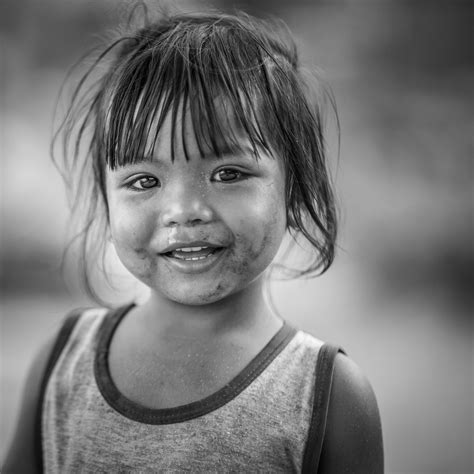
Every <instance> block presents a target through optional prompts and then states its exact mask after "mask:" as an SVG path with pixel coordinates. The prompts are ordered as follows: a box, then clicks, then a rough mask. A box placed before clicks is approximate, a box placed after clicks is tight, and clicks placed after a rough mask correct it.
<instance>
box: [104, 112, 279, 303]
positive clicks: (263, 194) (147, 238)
mask: <svg viewBox="0 0 474 474" xmlns="http://www.w3.org/2000/svg"><path fill="white" fill-rule="evenodd" d="M178 123H180V121H179V120H178ZM186 130H187V131H186V145H187V148H188V153H189V155H190V156H191V159H190V160H189V161H186V159H185V157H184V151H183V148H182V144H181V143H180V140H177V143H176V145H177V149H176V153H177V158H176V160H175V162H174V163H171V160H170V158H169V157H170V156H171V119H170V118H169V117H168V119H167V120H166V121H165V123H164V126H163V128H162V130H161V131H160V135H159V137H158V141H157V144H156V146H155V149H154V153H153V161H151V162H150V161H143V162H141V163H139V164H134V165H126V166H124V167H120V168H118V169H117V170H115V171H111V170H110V169H109V170H107V175H106V183H107V199H108V204H109V212H110V214H109V215H110V230H111V235H112V241H113V243H114V245H115V248H116V250H117V254H118V256H119V258H120V259H121V261H122V262H123V264H124V265H125V267H126V268H127V269H128V270H129V271H130V272H131V273H132V274H133V275H134V276H135V277H137V278H138V279H139V280H141V281H142V282H143V283H145V284H146V285H147V286H148V287H149V288H150V289H151V290H152V293H153V296H152V298H153V299H154V300H156V302H157V303H158V301H159V300H162V299H163V298H165V299H168V300H171V301H174V302H176V303H180V304H182V305H193V306H194V305H206V304H212V303H215V302H217V301H219V300H222V299H223V298H226V297H228V296H229V295H232V294H235V293H238V292H240V291H242V290H244V289H245V288H247V287H248V286H249V285H252V284H255V283H256V281H257V280H258V279H259V277H260V276H261V274H262V272H263V271H264V270H265V269H266V268H267V267H268V265H269V264H270V263H271V261H272V260H273V258H274V256H275V254H276V252H277V251H278V248H279V246H280V243H281V241H282V238H283V235H284V233H285V229H286V211H285V192H284V185H285V176H284V170H283V166H282V164H281V162H280V161H279V160H278V159H275V158H273V157H270V156H269V155H267V154H265V153H264V152H261V154H260V156H259V157H258V159H256V158H255V157H254V156H253V155H252V153H251V151H250V148H249V149H248V151H243V152H239V153H232V154H229V155H227V156H224V157H222V158H216V157H213V156H212V155H210V156H208V157H206V158H204V159H202V158H201V157H200V155H199V150H198V147H197V144H196V140H195V137H194V134H193V132H192V129H191V127H190V126H188V127H187V128H186ZM176 134H177V136H180V134H181V130H179V127H178V130H177V131H176ZM219 173H221V174H219ZM222 175H224V177H225V178H227V179H228V178H229V177H235V178H236V179H233V180H232V181H226V182H224V181H219V179H220V177H221V176H222ZM137 178H141V179H142V181H141V183H143V184H145V186H153V184H155V183H156V186H153V187H149V188H147V189H143V186H142V185H140V182H138V184H136V185H135V187H134V188H130V187H129V186H127V184H130V183H132V182H133V181H134V180H137ZM141 186H142V187H141ZM183 241H184V242H189V241H205V242H210V243H213V244H215V245H219V246H223V247H225V252H224V255H222V256H221V258H220V259H219V262H218V263H217V264H216V265H213V266H212V267H211V268H209V269H208V270H206V271H203V272H198V273H185V272H182V271H179V270H177V269H176V267H175V266H174V265H172V264H170V261H169V260H168V259H167V258H164V257H163V255H161V252H163V251H164V250H165V249H166V248H167V247H168V246H169V245H170V244H173V243H175V242H183Z"/></svg>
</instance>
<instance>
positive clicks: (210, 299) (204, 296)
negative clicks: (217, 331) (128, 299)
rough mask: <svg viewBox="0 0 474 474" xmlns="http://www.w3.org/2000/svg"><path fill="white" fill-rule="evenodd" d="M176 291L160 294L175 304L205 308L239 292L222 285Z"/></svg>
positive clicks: (165, 291) (166, 291) (163, 291)
mask: <svg viewBox="0 0 474 474" xmlns="http://www.w3.org/2000/svg"><path fill="white" fill-rule="evenodd" d="M175 290H176V288H173V289H166V290H162V291H160V293H161V294H162V295H163V296H164V297H165V298H167V299H169V300H171V301H174V302H175V303H179V304H183V305H188V306H203V305H207V304H212V303H217V302H218V301H221V300H223V299H225V298H226V297H227V296H230V295H231V294H233V293H235V292H236V291H238V290H237V289H236V290H235V291H232V289H230V288H225V287H224V286H223V285H222V284H221V283H219V284H218V285H217V286H216V287H214V288H197V285H195V286H193V288H183V289H182V290H181V291H175Z"/></svg>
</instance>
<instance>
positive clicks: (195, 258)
mask: <svg viewBox="0 0 474 474" xmlns="http://www.w3.org/2000/svg"><path fill="white" fill-rule="evenodd" d="M208 256H209V255H202V256H200V257H181V256H179V255H176V256H175V257H176V258H178V259H179V260H204V259H205V258H207V257H208Z"/></svg>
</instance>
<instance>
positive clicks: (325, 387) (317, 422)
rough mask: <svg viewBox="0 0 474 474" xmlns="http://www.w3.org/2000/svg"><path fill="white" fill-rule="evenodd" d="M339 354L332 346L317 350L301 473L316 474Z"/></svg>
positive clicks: (325, 345)
mask: <svg viewBox="0 0 474 474" xmlns="http://www.w3.org/2000/svg"><path fill="white" fill-rule="evenodd" d="M339 352H341V353H343V354H345V352H344V350H343V349H342V348H340V347H338V346H334V345H332V344H323V345H322V346H321V348H320V349H319V353H318V360H317V362H316V370H315V384H314V398H313V411H312V414H311V422H310V427H309V431H308V437H307V440H306V448H305V452H304V456H303V468H302V472H303V473H316V472H318V466H319V459H320V457H321V451H322V447H323V441H324V436H325V431H326V419H327V414H328V407H329V399H330V395H331V386H332V376H333V372H334V362H335V359H336V355H337V354H338V353H339Z"/></svg>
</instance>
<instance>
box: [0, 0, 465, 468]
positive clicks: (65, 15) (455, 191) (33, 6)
mask: <svg viewBox="0 0 474 474" xmlns="http://www.w3.org/2000/svg"><path fill="white" fill-rule="evenodd" d="M149 3H151V2H149ZM162 3H166V2H162ZM175 3H176V4H178V5H179V6H181V7H182V8H183V9H190V10H202V9H203V8H205V6H206V5H207V6H209V5H210V6H215V7H219V8H223V9H228V8H232V7H234V6H236V7H239V8H243V9H246V10H247V11H249V12H250V13H255V14H257V15H267V14H272V15H276V16H279V17H281V18H283V19H284V20H285V21H286V22H287V23H288V25H289V26H290V28H291V29H292V31H293V32H294V34H295V36H296V38H297V40H298V43H299V44H300V47H301V56H302V59H303V62H304V63H306V64H308V65H315V66H317V67H318V68H319V69H321V70H322V71H323V72H324V75H325V77H326V78H327V80H328V81H329V83H330V84H331V85H332V88H333V90H334V93H335V96H336V100H337V103H338V110H339V115H340V120H341V128H342V142H341V151H340V158H339V162H338V163H337V156H333V165H332V168H333V169H334V174H335V177H336V188H337V194H338V198H339V202H340V207H341V218H342V220H341V239H340V248H339V252H338V255H337V258H336V261H335V263H334V265H333V266H332V267H331V269H330V270H329V271H328V272H327V273H326V274H324V275H323V276H322V277H320V278H316V279H314V280H309V281H293V282H275V283H273V284H272V289H271V290H272V294H273V299H274V302H275V305H276V307H277V309H278V311H279V312H280V313H281V314H282V315H283V316H284V317H285V318H286V319H287V320H289V321H290V322H292V323H293V324H295V325H298V326H299V327H301V328H303V329H305V330H307V331H309V332H311V333H312V334H314V335H315V336H317V337H318V338H320V339H323V340H326V341H331V342H334V343H338V344H340V345H342V346H343V347H344V348H345V349H346V351H347V352H348V354H349V355H350V356H351V357H352V358H353V359H354V360H355V361H356V362H357V363H358V365H360V366H361V367H362V368H363V370H364V371H365V372H366V374H367V375H368V377H369V379H370V380H371V382H372V385H373V387H374V390H375V393H376V395H377V399H378V402H379V408H380V412H381V416H382V425H383V433H384V443H385V458H386V470H387V472H388V473H468V472H473V458H472V450H473V437H472V431H473V353H472V341H473V339H472V337H473V314H472V310H473V304H472V275H473V273H472V269H473V260H474V258H473V244H472V207H471V205H472V197H473V193H472V191H473V188H472V177H473V169H472V161H471V156H470V155H472V143H471V142H470V135H471V134H472V131H473V128H472V125H473V108H472V106H473V102H472V99H473V97H472V90H473V89H472V84H473V83H474V82H473V79H474V78H473V57H472V52H473V41H472V40H473V38H472V19H473V7H472V6H471V3H470V2H468V1H465V2H462V1H455V0H452V1H414V0H413V1H409V0H405V1H395V0H393V1H390V0H381V1H375V0H373V1H370V0H347V1H344V0H337V1H321V0H320V1H318V0H299V1H298V0H292V1H291V2H290V1H283V0H271V1H270V0H248V1H247V2H246V1H241V2H233V1H230V0H229V1H225V0H221V1H218V0H216V1H213V2H206V3H204V2H199V1H195V2H183V1H182V2H175ZM130 4H131V2H127V1H120V2H117V1H113V0H74V1H72V0H42V1H39V0H3V1H2V3H1V7H0V8H1V11H0V22H1V24H0V40H1V45H2V56H3V58H4V61H3V65H2V74H1V85H0V92H1V129H0V132H1V202H2V210H1V213H2V214H1V240H0V244H1V291H2V301H1V364H2V367H1V422H0V435H1V443H0V446H1V452H0V456H1V459H3V456H4V453H5V448H6V446H7V445H8V442H9V439H10V437H11V435H12V430H13V428H14V424H15V419H16V416H17V410H18V407H19V396H20V393H21V389H22V386H23V383H24V378H25V371H26V369H27V367H28V366H29V364H30V362H31V358H32V356H33V354H34V353H35V352H36V351H37V349H38V347H39V345H40V344H41V343H42V341H44V340H45V338H46V337H47V336H48V335H49V334H51V332H52V331H54V329H55V328H56V327H57V324H58V322H59V321H60V320H61V318H62V317H63V316H64V314H65V313H66V312H67V311H69V310H70V309H72V308H74V307H76V306H81V305H90V302H88V301H87V300H86V298H85V297H84V296H82V295H81V294H80V293H78V292H77V291H76V290H75V289H74V288H75V287H74V285H69V286H67V285H66V284H65V283H64V282H63V280H62V279H61V276H60V274H59V271H58V269H59V265H60V259H61V253H62V249H63V246H64V241H65V235H66V230H67V229H66V226H67V207H66V199H65V193H64V190H63V185H62V182H61V179H60V177H59V175H58V173H57V172H56V170H55V168H54V166H53V165H52V163H51V161H50V158H49V140H50V136H51V123H52V114H53V109H54V104H55V100H56V96H57V93H58V90H59V87H60V85H61V83H62V81H63V79H64V77H65V74H66V71H67V70H68V68H69V67H70V66H71V65H72V64H73V63H74V62H75V61H76V60H77V59H78V58H79V57H80V56H81V54H82V53H83V52H84V51H86V50H87V49H88V48H90V47H91V46H94V45H95V44H97V42H98V39H99V38H100V37H102V36H104V34H107V32H108V31H109V30H110V28H113V27H115V26H116V25H117V24H118V23H119V21H120V19H121V18H123V16H124V12H126V11H127V9H128V7H129V5H130ZM334 155H336V153H334ZM120 297H121V298H123V295H121V296H119V298H120Z"/></svg>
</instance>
